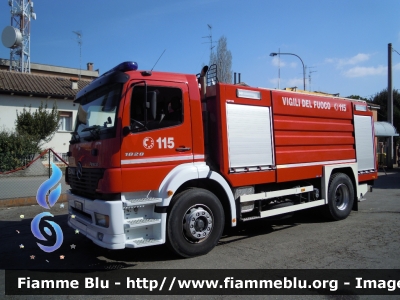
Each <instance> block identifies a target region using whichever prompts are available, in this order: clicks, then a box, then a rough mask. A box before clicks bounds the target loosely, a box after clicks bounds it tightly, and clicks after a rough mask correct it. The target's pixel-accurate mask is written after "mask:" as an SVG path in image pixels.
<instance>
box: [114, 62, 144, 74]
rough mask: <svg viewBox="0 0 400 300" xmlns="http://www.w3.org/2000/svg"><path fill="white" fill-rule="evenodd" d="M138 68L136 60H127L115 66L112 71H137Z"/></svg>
mask: <svg viewBox="0 0 400 300" xmlns="http://www.w3.org/2000/svg"><path fill="white" fill-rule="evenodd" d="M137 69H138V64H137V62H135V61H125V62H123V63H120V64H119V65H117V66H115V67H114V68H112V69H111V70H110V71H121V72H126V71H136V70H137Z"/></svg>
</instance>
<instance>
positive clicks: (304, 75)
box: [269, 52, 306, 90]
mask: <svg viewBox="0 0 400 300" xmlns="http://www.w3.org/2000/svg"><path fill="white" fill-rule="evenodd" d="M277 55H294V56H297V57H298V58H299V59H300V61H301V63H302V64H303V89H304V90H306V68H305V66H304V63H303V60H302V59H301V57H300V56H298V55H297V54H294V53H282V52H279V53H276V52H272V53H271V54H270V55H269V56H277Z"/></svg>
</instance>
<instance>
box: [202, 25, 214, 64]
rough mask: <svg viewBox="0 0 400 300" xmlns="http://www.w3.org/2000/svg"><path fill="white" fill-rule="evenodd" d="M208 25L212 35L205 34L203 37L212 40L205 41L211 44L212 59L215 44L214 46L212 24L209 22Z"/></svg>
mask: <svg viewBox="0 0 400 300" xmlns="http://www.w3.org/2000/svg"><path fill="white" fill-rule="evenodd" d="M207 26H208V30H209V31H210V35H207V36H203V39H209V40H210V41H209V42H205V43H207V44H210V59H211V57H212V53H213V48H214V47H215V46H213V38H212V26H211V25H210V24H207ZM203 44H204V43H203Z"/></svg>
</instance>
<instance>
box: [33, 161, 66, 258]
mask: <svg viewBox="0 0 400 300" xmlns="http://www.w3.org/2000/svg"><path fill="white" fill-rule="evenodd" d="M51 168H52V170H53V172H52V174H51V176H50V178H49V179H48V180H46V181H45V182H43V183H42V184H41V185H40V187H39V189H38V191H37V194H36V201H37V203H38V204H39V205H40V206H41V207H43V208H46V209H50V208H51V207H53V206H54V204H55V203H56V202H57V200H58V198H59V197H60V195H61V183H59V184H58V186H57V187H56V188H55V189H54V190H52V191H50V194H49V196H48V200H49V203H47V201H46V194H47V192H48V191H49V190H50V189H51V188H52V187H53V186H55V185H56V184H57V182H59V181H60V180H61V177H62V172H61V170H60V168H59V167H57V166H56V165H55V164H54V163H51ZM43 217H54V216H53V215H52V214H51V213H49V212H43V213H40V214H37V215H36V217H35V218H33V220H32V222H31V231H32V233H33V235H34V236H35V237H36V238H37V239H39V240H41V241H47V239H46V238H45V237H44V236H43V234H42V232H41V231H40V228H39V224H40V221H41V220H42V218H43ZM44 221H45V222H47V223H48V224H49V225H50V226H51V227H52V228H53V229H54V232H55V233H56V242H55V244H54V245H53V246H44V245H42V244H40V243H37V244H38V246H39V248H40V249H42V250H43V251H45V252H53V251H55V250H57V249H58V248H60V246H61V244H62V243H63V240H64V235H63V232H62V230H61V227H60V226H59V225H58V224H57V223H55V222H53V221H48V220H44ZM43 230H44V232H45V233H46V234H47V235H48V236H50V237H51V236H52V235H53V234H52V232H51V230H50V229H49V227H44V229H43Z"/></svg>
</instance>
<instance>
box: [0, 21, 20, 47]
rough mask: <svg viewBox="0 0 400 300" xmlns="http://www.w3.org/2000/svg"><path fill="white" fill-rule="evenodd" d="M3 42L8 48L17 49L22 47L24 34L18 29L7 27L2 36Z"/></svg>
mask: <svg viewBox="0 0 400 300" xmlns="http://www.w3.org/2000/svg"><path fill="white" fill-rule="evenodd" d="M1 41H2V42H3V45H4V46H5V47H7V48H16V47H18V46H21V45H22V33H21V31H19V29H17V28H14V27H12V26H7V27H6V28H4V30H3V33H2V35H1Z"/></svg>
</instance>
